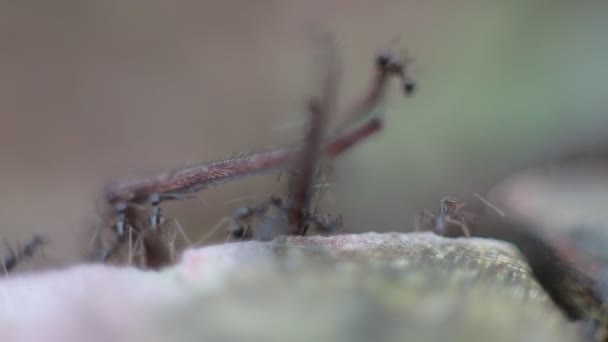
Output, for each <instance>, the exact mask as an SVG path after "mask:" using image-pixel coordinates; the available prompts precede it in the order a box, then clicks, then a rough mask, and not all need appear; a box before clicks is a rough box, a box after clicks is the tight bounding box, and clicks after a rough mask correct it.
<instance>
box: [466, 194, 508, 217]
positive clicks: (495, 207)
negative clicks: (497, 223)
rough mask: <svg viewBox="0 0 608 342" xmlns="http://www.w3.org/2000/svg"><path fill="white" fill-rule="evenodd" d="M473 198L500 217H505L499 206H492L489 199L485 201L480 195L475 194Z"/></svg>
mask: <svg viewBox="0 0 608 342" xmlns="http://www.w3.org/2000/svg"><path fill="white" fill-rule="evenodd" d="M473 196H475V197H477V198H478V199H479V200H480V201H481V202H482V203H483V204H485V205H486V206H488V207H489V208H492V209H493V210H494V211H495V212H496V213H497V214H498V215H500V216H505V213H504V212H503V211H502V210H500V209H498V207H497V206H495V205H494V204H492V202H490V201H488V200H487V199H485V198H484V197H483V196H481V195H480V194H478V193H474V194H473Z"/></svg>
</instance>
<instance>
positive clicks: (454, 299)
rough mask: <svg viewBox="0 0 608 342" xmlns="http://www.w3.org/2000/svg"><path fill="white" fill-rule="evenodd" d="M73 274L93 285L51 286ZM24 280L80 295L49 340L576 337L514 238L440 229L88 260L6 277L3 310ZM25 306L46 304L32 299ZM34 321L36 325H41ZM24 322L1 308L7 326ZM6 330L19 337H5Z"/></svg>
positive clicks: (56, 293)
mask: <svg viewBox="0 0 608 342" xmlns="http://www.w3.org/2000/svg"><path fill="white" fill-rule="evenodd" d="M68 274H69V277H72V279H73V278H74V277H75V276H76V275H77V274H82V276H83V277H89V278H93V279H95V281H93V280H92V279H91V280H88V281H87V280H80V281H71V282H64V283H63V284H64V286H65V289H62V290H59V289H58V288H57V287H48V286H44V283H47V284H50V283H52V282H53V281H54V282H55V283H59V282H60V281H59V280H61V278H67V277H68ZM51 278H52V279H55V280H51ZM119 278H120V279H119ZM57 279H59V280H57ZM64 280H65V279H64ZM19 281H20V282H22V284H21V285H22V286H24V285H25V283H28V284H27V286H30V288H29V290H30V291H36V290H39V291H40V292H38V293H37V296H38V297H39V298H38V303H39V302H40V296H42V297H44V296H51V297H53V298H55V301H56V302H57V303H61V300H60V297H61V296H62V295H65V293H70V298H69V308H68V309H66V310H65V312H62V313H60V314H57V313H56V314H54V315H52V316H50V315H45V314H44V312H45V310H47V311H48V310H50V309H48V308H47V307H46V306H44V305H42V306H41V305H39V307H38V311H37V314H36V315H34V316H35V319H38V320H41V321H42V320H43V319H46V320H47V323H46V324H44V325H43V326H44V327H45V329H48V331H44V329H39V330H38V331H37V333H38V334H43V335H42V336H51V335H52V329H58V328H57V327H61V328H62V329H63V330H62V331H70V329H79V331H82V330H83V329H82V328H78V327H82V326H86V327H88V328H89V329H88V331H89V334H92V336H86V337H87V339H88V340H95V338H99V340H102V337H103V338H104V339H105V338H107V337H108V333H107V332H108V331H112V335H111V336H112V339H113V340H118V341H123V340H124V341H126V340H149V341H165V340H167V341H168V340H174V341H175V340H179V341H232V340H249V341H285V340H290V341H309V340H323V341H401V340H408V341H447V340H451V341H488V340H493V341H573V340H576V330H575V328H574V326H573V325H571V324H569V323H567V322H566V321H565V319H564V318H563V317H562V315H561V313H560V312H559V311H558V310H557V309H556V308H555V307H554V306H553V304H552V302H551V301H550V300H549V299H548V297H547V296H546V294H545V293H544V292H543V290H542V289H541V288H540V287H539V286H538V284H537V283H536V282H535V281H534V280H533V279H532V278H531V275H530V271H529V269H528V267H527V265H526V263H525V262H523V261H522V260H521V258H520V256H519V254H518V252H517V251H516V250H515V249H514V248H513V247H511V245H509V244H506V243H501V242H497V241H494V240H484V239H446V238H440V237H437V236H435V235H432V234H430V233H413V234H396V233H389V234H375V233H368V234H361V235H341V236H335V237H328V238H325V237H288V238H285V237H282V238H279V239H277V240H275V241H272V242H267V243H261V242H244V243H235V244H228V245H221V246H211V247H206V248H201V249H193V250H189V251H187V252H186V253H185V254H184V256H183V259H182V261H181V263H180V264H178V265H177V266H175V267H173V268H170V269H167V270H165V271H162V272H160V273H153V272H141V271H135V270H125V269H118V268H110V267H100V266H87V267H83V266H81V267H79V268H76V269H72V270H68V271H61V272H55V273H53V274H46V275H32V276H28V277H19V278H17V279H12V280H8V281H6V282H4V283H0V294H2V298H3V302H2V303H1V304H2V306H1V308H2V310H4V309H6V308H7V307H9V306H10V304H11V303H12V302H11V299H10V296H9V295H10V292H11V291H16V289H15V282H19ZM83 288H86V291H83ZM66 289H67V290H66ZM45 291H46V292H48V293H47V294H45ZM74 293H80V295H78V296H76V295H74ZM86 293H88V295H86ZM58 298H59V299H58ZM100 301H101V302H102V303H103V304H101V303H100ZM12 304H13V305H14V303H12ZM66 304H67V303H66ZM21 305H24V306H26V307H27V306H32V305H36V301H32V300H27V299H25V300H24V297H23V296H22V297H21ZM57 305H60V304H57ZM30 310H31V308H30ZM112 310H115V314H113V315H112V314H110V313H113V311H112ZM32 316H33V315H29V316H28V318H29V319H30V321H29V322H28V323H27V324H30V325H31V326H36V324H37V323H39V322H36V321H34V322H32V321H31V319H32V318H31V317H32ZM93 318H95V320H93V321H94V323H92V322H91V320H92V319H93ZM23 319H24V318H23V317H21V316H20V311H19V310H14V311H13V315H6V312H5V313H4V314H2V313H1V311H0V322H3V323H1V324H3V325H4V324H6V323H9V325H7V326H9V327H10V326H11V324H13V323H15V324H16V323H18V322H19V321H20V320H23ZM61 320H69V321H70V322H71V324H73V325H74V327H72V326H71V325H70V324H65V323H63V324H59V323H61V322H57V321H61ZM52 321H56V323H58V324H51V323H48V322H52ZM22 323H23V322H22ZM16 326H22V327H24V324H21V325H16ZM66 329H67V330H66ZM96 329H103V330H104V331H105V332H106V333H105V334H95V331H96ZM0 331H2V330H0ZM7 331H8V332H9V333H10V332H13V333H15V332H17V333H19V332H20V331H15V330H14V329H13V330H11V329H7V330H4V333H0V334H7ZM32 336H33V335H29V336H28V337H32ZM34 337H35V336H34ZM78 337H81V338H82V336H78V335H76V334H74V335H69V336H66V335H65V334H64V335H62V338H63V340H64V341H65V340H75V339H76V338H78ZM3 340H5V339H3ZM32 340H33V339H32ZM41 340H44V339H41ZM106 340H107V339H106Z"/></svg>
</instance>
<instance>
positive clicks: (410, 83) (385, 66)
mask: <svg viewBox="0 0 608 342" xmlns="http://www.w3.org/2000/svg"><path fill="white" fill-rule="evenodd" d="M410 63H411V60H410V59H409V58H404V59H403V60H402V59H399V58H397V57H395V55H394V54H393V53H391V52H384V53H381V54H378V56H376V66H377V67H378V69H379V70H380V72H382V73H384V74H385V75H388V76H390V75H396V76H398V77H399V78H401V83H402V86H403V92H404V93H405V95H407V96H411V95H413V94H414V91H415V90H416V81H415V80H414V78H413V77H412V76H411V75H410V73H409V72H408V70H407V65H408V64H410Z"/></svg>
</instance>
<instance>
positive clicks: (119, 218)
mask: <svg viewBox="0 0 608 342" xmlns="http://www.w3.org/2000/svg"><path fill="white" fill-rule="evenodd" d="M114 211H115V212H116V222H115V223H114V225H113V226H112V228H113V229H114V231H115V232H116V234H118V236H119V237H122V236H123V235H124V234H125V227H126V225H127V203H125V202H119V203H117V204H116V205H114Z"/></svg>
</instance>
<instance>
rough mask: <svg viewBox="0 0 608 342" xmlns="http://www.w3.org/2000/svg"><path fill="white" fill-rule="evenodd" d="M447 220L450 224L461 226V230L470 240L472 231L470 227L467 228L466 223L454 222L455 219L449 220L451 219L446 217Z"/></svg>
mask: <svg viewBox="0 0 608 342" xmlns="http://www.w3.org/2000/svg"><path fill="white" fill-rule="evenodd" d="M445 220H446V222H448V223H452V224H456V225H458V226H460V228H461V229H462V232H463V233H464V236H466V237H468V238H470V237H471V231H470V230H469V227H468V226H467V224H466V223H464V221H461V220H454V219H452V218H449V217H446V218H445Z"/></svg>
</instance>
